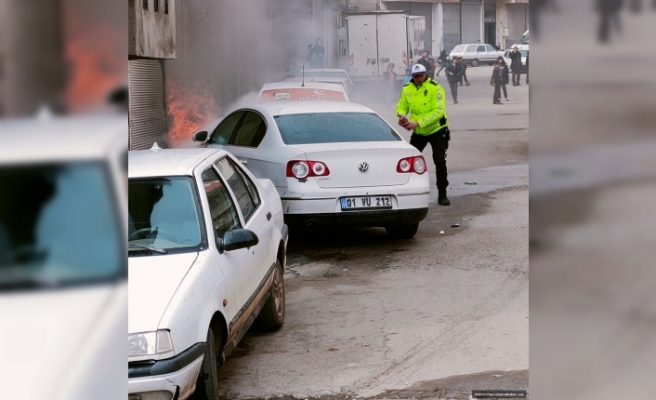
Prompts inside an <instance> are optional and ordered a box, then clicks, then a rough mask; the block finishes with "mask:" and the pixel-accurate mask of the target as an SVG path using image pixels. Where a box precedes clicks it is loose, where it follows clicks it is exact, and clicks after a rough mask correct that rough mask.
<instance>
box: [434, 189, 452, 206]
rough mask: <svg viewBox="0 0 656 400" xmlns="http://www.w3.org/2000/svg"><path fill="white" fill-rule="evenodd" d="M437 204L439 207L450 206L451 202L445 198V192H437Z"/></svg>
mask: <svg viewBox="0 0 656 400" xmlns="http://www.w3.org/2000/svg"><path fill="white" fill-rule="evenodd" d="M438 193H439V194H438V196H437V204H439V205H441V206H449V205H451V201H450V200H449V199H448V198H447V197H446V190H438Z"/></svg>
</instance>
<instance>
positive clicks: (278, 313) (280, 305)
mask: <svg viewBox="0 0 656 400" xmlns="http://www.w3.org/2000/svg"><path fill="white" fill-rule="evenodd" d="M270 292H271V296H269V299H268V300H267V301H266V303H265V304H264V307H263V308H262V311H260V315H258V316H257V318H256V319H255V321H254V322H253V328H254V329H255V330H257V331H259V332H274V331H277V330H279V329H280V328H282V325H283V323H284V322H285V281H284V279H283V270H282V265H281V264H280V261H279V260H276V268H275V269H274V271H273V283H272V284H271V289H270Z"/></svg>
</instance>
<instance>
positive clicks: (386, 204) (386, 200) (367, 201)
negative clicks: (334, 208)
mask: <svg viewBox="0 0 656 400" xmlns="http://www.w3.org/2000/svg"><path fill="white" fill-rule="evenodd" d="M340 200H341V202H342V210H361V209H372V208H392V196H362V197H342V198H341V199H340Z"/></svg>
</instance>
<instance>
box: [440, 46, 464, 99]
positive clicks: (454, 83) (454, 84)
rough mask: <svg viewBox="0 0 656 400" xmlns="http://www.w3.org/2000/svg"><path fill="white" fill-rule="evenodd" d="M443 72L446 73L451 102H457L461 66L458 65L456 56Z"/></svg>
mask: <svg viewBox="0 0 656 400" xmlns="http://www.w3.org/2000/svg"><path fill="white" fill-rule="evenodd" d="M444 73H445V74H446V79H447V80H448V81H449V88H450V89H451V96H452V97H453V104H458V82H460V76H461V75H462V67H461V66H460V65H459V63H458V58H457V57H454V58H453V60H451V62H450V63H449V64H448V65H447V67H446V71H445V72H444Z"/></svg>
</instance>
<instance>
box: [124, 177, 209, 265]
mask: <svg viewBox="0 0 656 400" xmlns="http://www.w3.org/2000/svg"><path fill="white" fill-rule="evenodd" d="M128 188H129V189H128V233H129V238H128V245H130V244H135V245H141V246H144V245H151V246H154V247H157V248H161V249H166V250H171V249H177V250H180V251H181V250H184V249H187V250H188V251H195V250H197V246H199V245H200V244H201V240H202V234H201V222H200V213H199V209H198V206H197V204H198V203H197V200H196V199H197V197H196V196H195V188H194V185H193V182H192V180H191V178H190V177H163V178H159V177H158V178H156V177H153V178H143V179H130V180H129V184H128ZM128 252H129V254H133V253H139V252H143V248H141V249H140V248H139V247H138V246H133V247H129V248H128ZM137 255H138V254H137Z"/></svg>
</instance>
